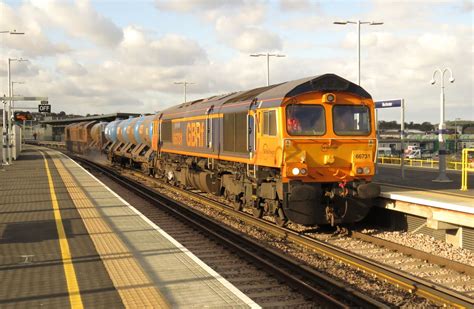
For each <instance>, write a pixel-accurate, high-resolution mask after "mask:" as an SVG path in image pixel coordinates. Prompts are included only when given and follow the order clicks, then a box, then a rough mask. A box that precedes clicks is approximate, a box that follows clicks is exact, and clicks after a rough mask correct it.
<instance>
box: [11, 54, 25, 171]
mask: <svg viewBox="0 0 474 309" xmlns="http://www.w3.org/2000/svg"><path fill="white" fill-rule="evenodd" d="M12 61H17V62H26V61H28V60H26V59H23V58H8V96H9V97H10V103H9V104H8V134H7V135H8V163H9V164H11V163H12V157H13V153H12V147H13V132H12V102H13V101H12V100H11V98H12V82H11V70H10V63H11V62H12Z"/></svg>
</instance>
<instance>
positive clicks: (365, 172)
mask: <svg viewBox="0 0 474 309" xmlns="http://www.w3.org/2000/svg"><path fill="white" fill-rule="evenodd" d="M364 174H366V175H369V174H370V167H368V166H366V167H364Z"/></svg>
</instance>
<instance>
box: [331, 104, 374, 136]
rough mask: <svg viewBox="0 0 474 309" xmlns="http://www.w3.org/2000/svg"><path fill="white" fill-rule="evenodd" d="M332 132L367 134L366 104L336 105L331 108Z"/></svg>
mask: <svg viewBox="0 0 474 309" xmlns="http://www.w3.org/2000/svg"><path fill="white" fill-rule="evenodd" d="M332 114H333V123H334V133H336V134H337V135H368V134H369V133H370V117H369V109H368V108H367V107H366V106H354V105H336V106H334V108H333V112H332Z"/></svg>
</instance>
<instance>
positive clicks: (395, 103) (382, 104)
mask: <svg viewBox="0 0 474 309" xmlns="http://www.w3.org/2000/svg"><path fill="white" fill-rule="evenodd" d="M400 106H402V99H396V100H384V101H375V108H389V107H400Z"/></svg>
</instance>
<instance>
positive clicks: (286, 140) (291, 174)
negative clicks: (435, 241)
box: [66, 74, 380, 225]
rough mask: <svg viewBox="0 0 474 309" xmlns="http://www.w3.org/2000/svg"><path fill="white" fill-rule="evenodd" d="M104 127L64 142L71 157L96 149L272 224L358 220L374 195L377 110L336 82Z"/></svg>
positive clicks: (266, 91) (229, 98)
mask: <svg viewBox="0 0 474 309" xmlns="http://www.w3.org/2000/svg"><path fill="white" fill-rule="evenodd" d="M84 125H87V126H88V128H90V127H91V124H90V123H85V124H84ZM71 127H72V129H74V128H76V130H77V127H78V125H77V124H75V125H71ZM79 127H80V125H79ZM101 128H103V132H104V133H103V135H104V136H105V139H103V142H102V143H98V142H96V143H95V144H92V143H89V144H88V145H90V147H84V146H83V147H77V146H74V144H75V143H78V142H82V143H84V142H83V141H76V140H72V139H70V140H68V137H71V138H72V137H73V136H77V135H78V134H66V144H67V145H69V146H68V149H69V150H72V151H74V150H77V149H80V150H82V152H87V151H90V150H91V149H100V150H101V151H103V152H105V153H107V156H108V159H109V160H110V161H111V162H114V163H116V164H121V165H125V166H130V167H134V168H140V169H141V170H142V171H143V172H145V173H147V174H149V175H152V176H154V177H157V178H162V179H164V180H165V181H167V182H169V183H171V184H173V185H176V186H181V187H183V188H196V189H199V190H201V191H203V192H210V193H213V194H216V195H221V196H224V197H225V198H226V199H228V200H230V201H231V202H232V203H233V205H234V208H235V209H236V210H241V209H242V208H244V207H245V208H247V209H251V210H252V213H253V214H254V216H256V217H262V216H263V215H271V216H274V218H275V221H276V222H277V223H278V224H279V225H284V224H286V223H287V222H288V221H291V222H294V223H297V224H302V225H327V224H331V225H336V224H342V223H353V222H357V221H360V220H362V219H363V218H364V217H365V216H366V215H367V214H368V212H369V210H370V208H371V204H372V200H373V198H375V197H377V196H378V195H379V193H380V188H379V186H377V185H376V184H373V183H371V179H372V177H373V176H374V173H375V165H374V161H375V155H376V142H377V141H376V136H375V127H374V102H373V101H372V98H371V96H370V94H369V93H367V92H366V91H365V90H364V89H363V88H361V87H360V86H358V85H356V84H354V83H352V82H350V81H347V80H345V79H343V78H341V77H339V76H337V75H335V74H324V75H320V76H315V77H309V78H304V79H299V80H295V81H290V82H285V83H281V84H276V85H270V86H267V87H260V88H256V89H251V90H248V91H240V92H234V93H230V94H225V95H219V96H213V97H210V98H205V99H200V100H195V101H192V102H185V103H182V104H180V105H177V106H173V107H170V108H168V109H165V110H163V111H161V112H159V113H156V114H154V115H148V116H141V117H136V118H131V119H125V120H116V121H113V122H110V123H108V124H107V125H106V126H104V125H103V124H101ZM66 131H67V132H68V129H67V130H66Z"/></svg>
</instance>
